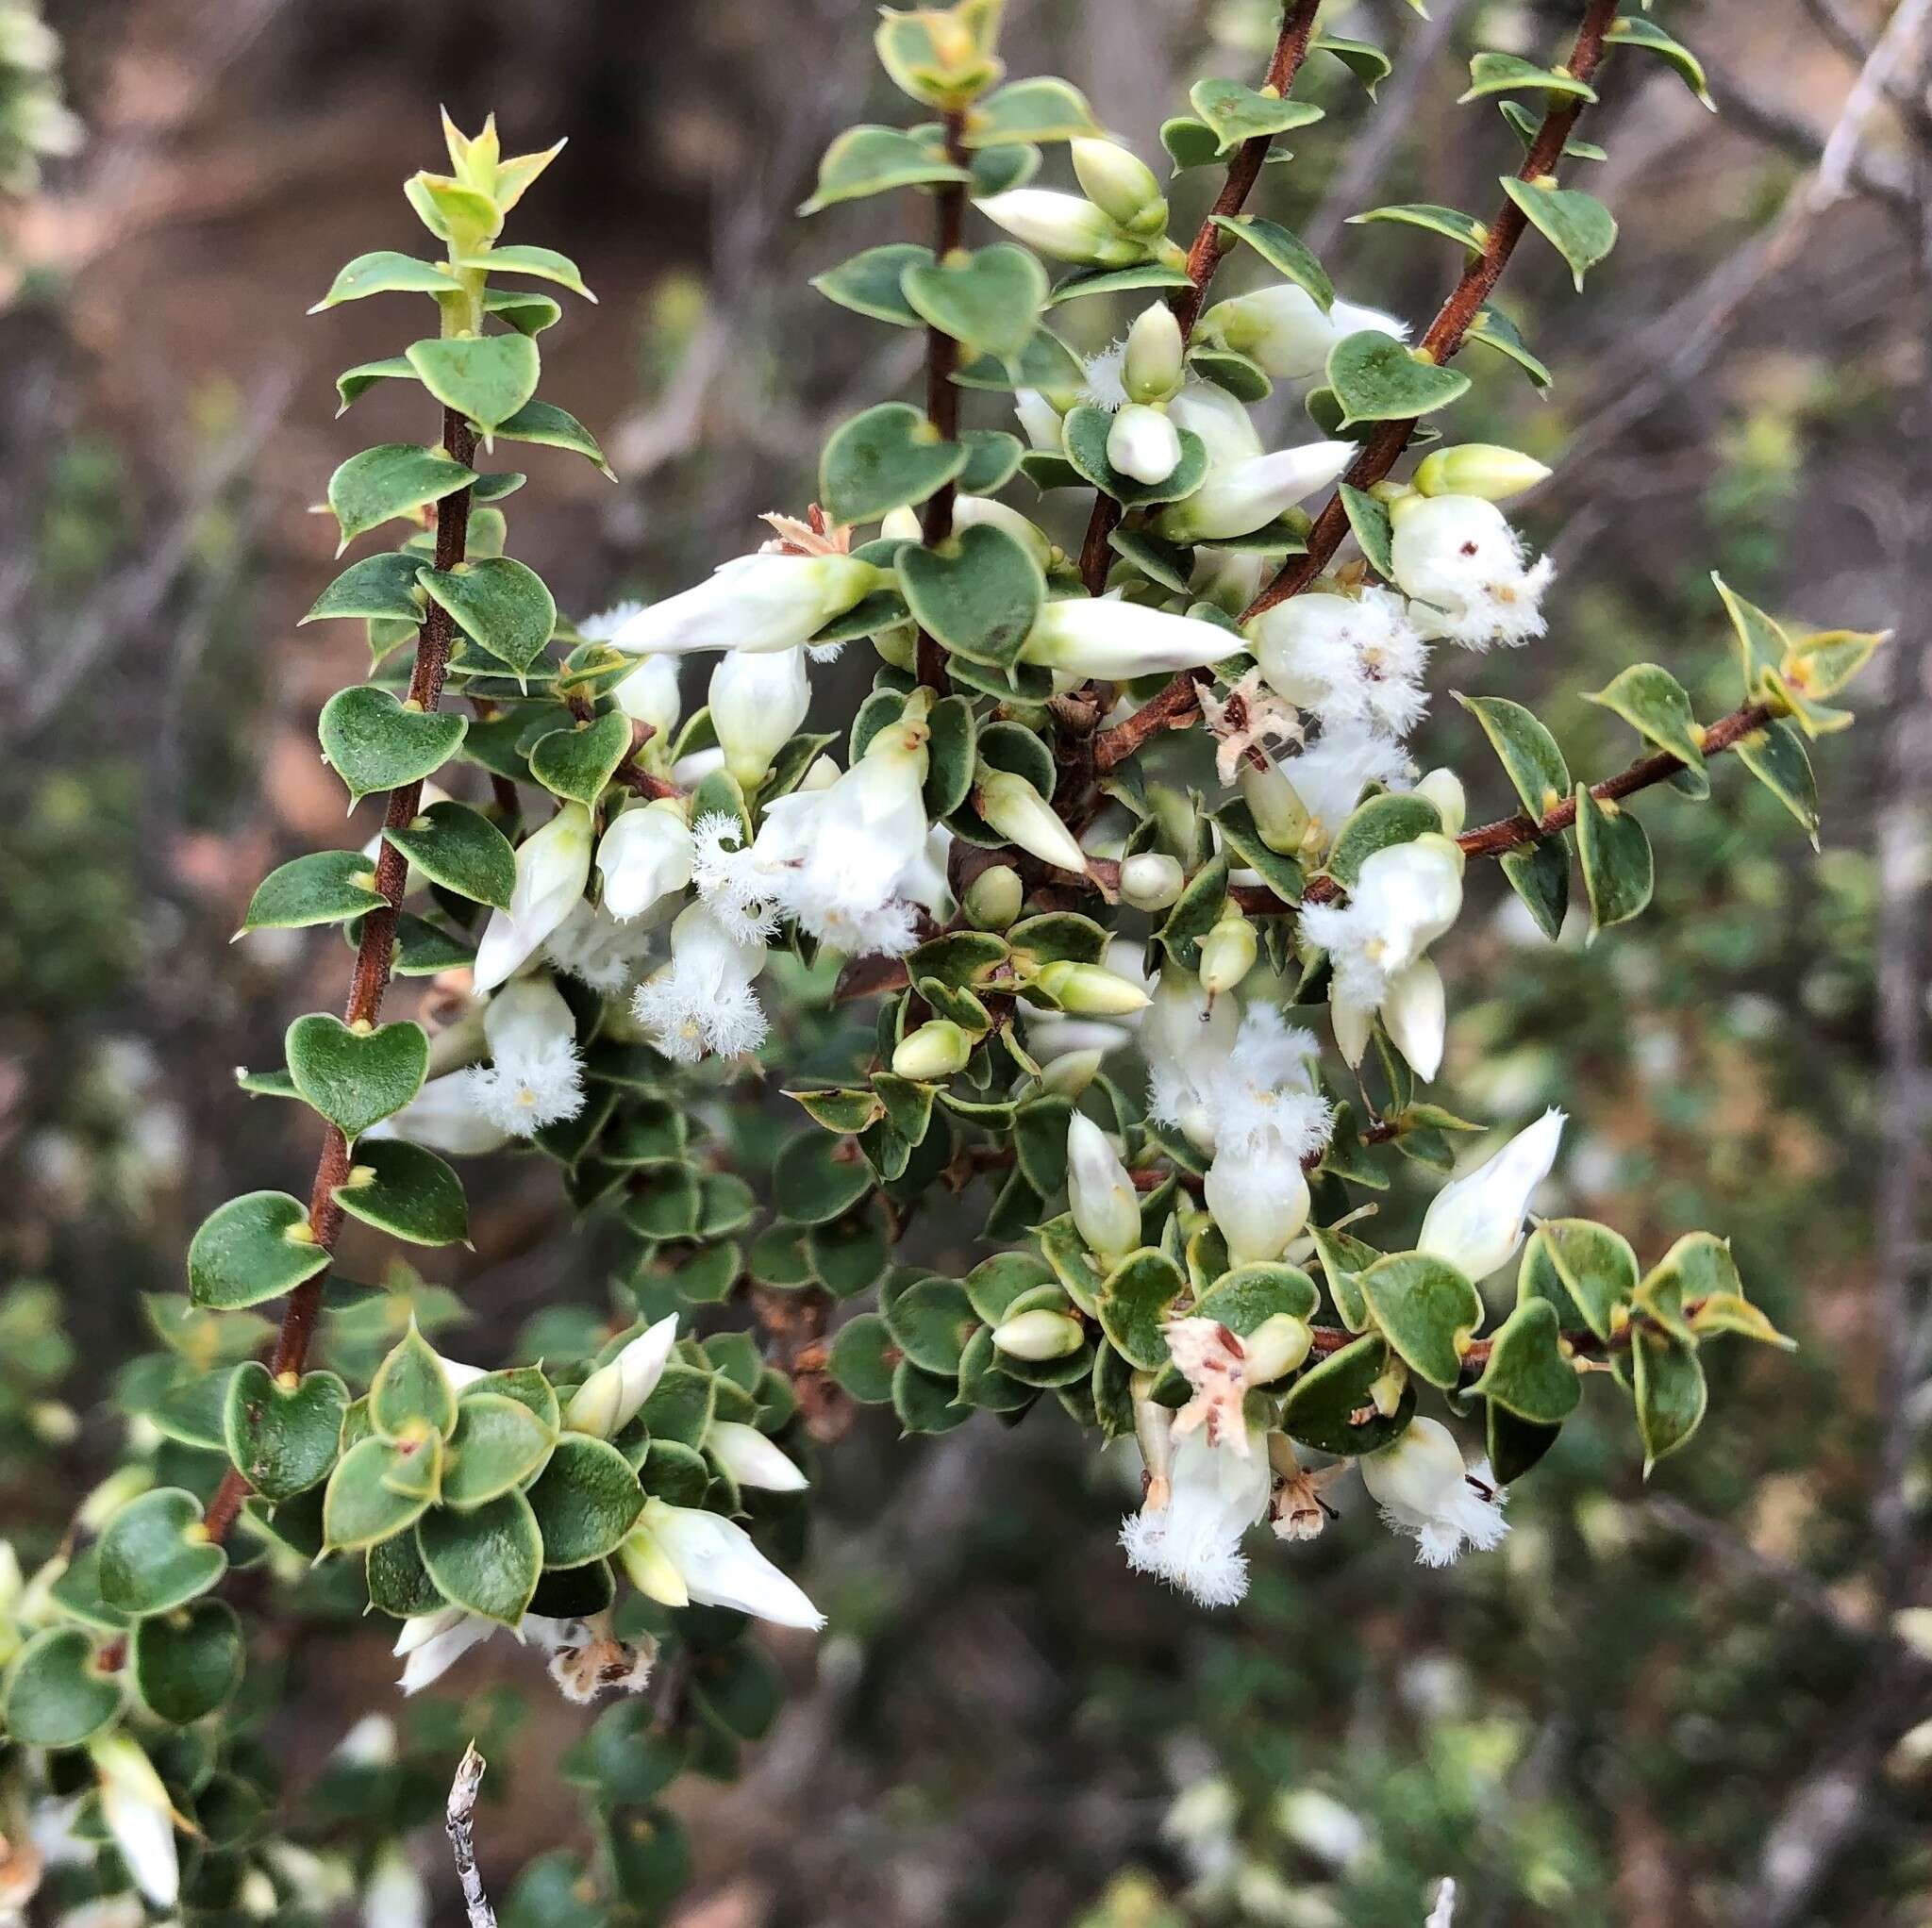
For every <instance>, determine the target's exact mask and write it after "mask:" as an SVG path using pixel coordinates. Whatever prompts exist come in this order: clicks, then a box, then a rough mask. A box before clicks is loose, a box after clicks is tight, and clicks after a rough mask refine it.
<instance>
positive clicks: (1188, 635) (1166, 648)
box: [1020, 596, 1241, 683]
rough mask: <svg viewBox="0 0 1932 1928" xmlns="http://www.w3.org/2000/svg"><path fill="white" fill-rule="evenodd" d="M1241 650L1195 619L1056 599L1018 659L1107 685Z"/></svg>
mask: <svg viewBox="0 0 1932 1928" xmlns="http://www.w3.org/2000/svg"><path fill="white" fill-rule="evenodd" d="M1240 649H1241V638H1240V637H1238V636H1236V635H1233V634H1232V633H1231V632H1229V631H1228V630H1225V629H1224V628H1222V626H1221V625H1220V624H1219V623H1206V622H1203V621H1202V620H1201V618H1199V617H1198V616H1176V615H1174V614H1172V613H1171V612H1170V611H1168V610H1166V609H1150V608H1149V607H1147V606H1146V605H1145V604H1144V603H1124V602H1122V601H1121V600H1120V599H1119V597H1117V596H1060V597H1058V598H1057V599H1055V600H1053V601H1049V602H1048V603H1047V604H1046V605H1045V606H1044V607H1042V608H1041V612H1040V614H1039V616H1038V617H1036V618H1035V619H1034V623H1033V627H1032V629H1031V631H1030V632H1029V633H1028V635H1027V638H1026V640H1025V642H1024V644H1023V645H1022V646H1021V650H1020V655H1021V658H1022V660H1024V661H1025V662H1029V663H1038V664H1040V665H1041V667H1042V668H1044V669H1049V670H1059V671H1064V672H1065V673H1067V674H1068V675H1070V676H1073V677H1074V678H1076V679H1079V680H1083V681H1084V680H1085V679H1086V678H1087V677H1089V676H1098V677H1102V678H1104V679H1105V680H1106V681H1108V682H1109V683H1120V682H1124V681H1126V679H1127V678H1128V677H1130V676H1153V675H1162V676H1172V675H1174V673H1176V672H1178V671H1181V670H1199V669H1204V668H1206V667H1207V665H1208V664H1209V663H1218V662H1221V661H1222V660H1223V659H1224V658H1225V657H1230V656H1233V655H1235V654H1236V653H1237V652H1238V651H1239V650H1240Z"/></svg>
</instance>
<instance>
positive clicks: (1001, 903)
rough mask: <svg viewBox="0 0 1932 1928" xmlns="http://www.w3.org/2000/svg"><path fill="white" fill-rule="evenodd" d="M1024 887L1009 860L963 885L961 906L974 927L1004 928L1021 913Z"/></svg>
mask: <svg viewBox="0 0 1932 1928" xmlns="http://www.w3.org/2000/svg"><path fill="white" fill-rule="evenodd" d="M1024 897H1025V887H1024V885H1023V884H1022V883H1021V882H1020V873H1019V872H1018V871H1016V870H1015V869H1014V868H1013V867H1012V865H1011V864H994V865H992V866H991V868H990V869H988V870H984V871H981V872H980V873H979V874H978V876H976V877H974V880H973V881H972V882H971V883H970V884H968V885H967V887H966V895H965V898H964V899H963V900H962V902H961V905H960V908H961V909H963V910H964V911H965V913H966V919H967V922H969V923H971V924H972V925H973V927H974V929H975V930H983V931H1003V930H1005V929H1006V927H1007V926H1008V924H1009V923H1011V922H1013V921H1014V920H1015V919H1016V918H1017V917H1018V916H1019V915H1020V906H1021V904H1022V902H1023V901H1024Z"/></svg>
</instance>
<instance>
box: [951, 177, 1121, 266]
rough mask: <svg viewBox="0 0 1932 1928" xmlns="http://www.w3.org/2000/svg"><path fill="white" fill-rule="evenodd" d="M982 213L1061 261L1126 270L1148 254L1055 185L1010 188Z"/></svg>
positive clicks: (1090, 207)
mask: <svg viewBox="0 0 1932 1928" xmlns="http://www.w3.org/2000/svg"><path fill="white" fill-rule="evenodd" d="M976 206H977V207H978V208H979V211H980V212H981V213H982V214H983V215H985V216H986V218H987V219H988V220H989V221H990V222H991V223H992V224H993V225H994V226H995V227H1003V228H1005V229H1006V231H1007V232H1008V234H1009V235H1012V236H1013V237H1014V239H1015V240H1018V241H1024V242H1025V243H1026V245H1027V246H1028V247H1030V248H1037V249H1039V251H1040V252H1041V254H1042V255H1050V256H1052V257H1053V258H1054V259H1055V260H1058V261H1079V262H1082V263H1084V264H1086V265H1088V266H1090V267H1094V268H1126V267H1131V266H1132V265H1133V263H1134V262H1136V261H1141V260H1144V259H1146V258H1147V252H1148V251H1147V247H1146V245H1145V244H1144V243H1143V242H1141V241H1137V240H1136V239H1135V238H1134V237H1133V236H1132V235H1130V234H1128V233H1126V232H1125V231H1124V229H1122V228H1121V227H1120V226H1118V225H1117V224H1115V223H1114V222H1112V221H1109V220H1108V217H1107V215H1106V214H1105V213H1104V212H1102V210H1101V209H1100V208H1096V207H1095V206H1094V205H1093V203H1092V202H1091V201H1087V200H1083V199H1082V198H1081V197H1080V196H1079V195H1078V194H1062V193H1058V192H1056V191H1055V190H1053V189H1052V188H1008V190H1007V191H1006V192H1005V193H1004V194H989V195H988V196H987V198H986V199H985V200H983V201H981V202H978V203H977V204H976Z"/></svg>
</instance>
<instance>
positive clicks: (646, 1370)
mask: <svg viewBox="0 0 1932 1928" xmlns="http://www.w3.org/2000/svg"><path fill="white" fill-rule="evenodd" d="M676 1343H677V1314H676V1313H675V1312H670V1313H667V1314H666V1315H665V1316H664V1317H663V1318H662V1319H660V1320H658V1321H657V1323H656V1324H654V1325H649V1326H646V1327H645V1329H644V1330H643V1331H642V1332H641V1333H640V1334H639V1335H638V1336H637V1338H634V1339H632V1340H631V1341H630V1343H629V1344H628V1345H627V1346H625V1348H624V1350H623V1351H622V1352H621V1353H619V1354H618V1355H617V1356H616V1357H615V1358H614V1359H612V1360H610V1361H609V1363H608V1365H603V1366H599V1367H598V1368H597V1370H596V1371H594V1372H592V1373H591V1376H590V1377H589V1378H588V1379H586V1380H585V1381H584V1383H583V1384H582V1385H581V1386H579V1387H578V1388H577V1389H576V1390H575V1392H574V1393H572V1394H571V1400H570V1404H569V1405H568V1406H566V1407H565V1408H564V1414H563V1423H564V1424H565V1425H566V1426H568V1427H569V1428H570V1430H571V1431H572V1432H574V1433H589V1434H591V1436H592V1437H593V1438H599V1439H608V1438H611V1437H612V1436H613V1435H615V1434H618V1433H621V1432H623V1431H624V1429H625V1427H626V1426H627V1425H629V1424H630V1422H631V1421H633V1420H634V1419H636V1418H637V1416H638V1409H639V1407H641V1405H642V1404H643V1403H644V1402H645V1400H647V1399H649V1398H650V1396H651V1394H652V1393H654V1392H655V1391H656V1390H657V1389H658V1380H660V1379H661V1378H663V1376H664V1368H665V1367H666V1366H667V1365H668V1364H669V1363H670V1361H671V1350H672V1348H673V1347H674V1346H675V1344H676Z"/></svg>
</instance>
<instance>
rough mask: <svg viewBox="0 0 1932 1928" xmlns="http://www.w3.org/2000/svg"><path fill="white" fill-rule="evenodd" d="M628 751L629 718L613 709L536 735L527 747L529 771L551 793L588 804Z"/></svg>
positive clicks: (571, 800)
mask: <svg viewBox="0 0 1932 1928" xmlns="http://www.w3.org/2000/svg"><path fill="white" fill-rule="evenodd" d="M630 751H631V723H630V718H629V717H627V716H625V713H624V712H623V711H622V710H621V709H613V710H609V711H607V712H606V713H605V714H604V715H603V716H600V717H597V718H595V719H594V720H593V721H591V722H590V723H572V724H570V725H568V726H567V727H565V728H563V729H560V730H552V731H551V732H550V734H549V735H548V736H545V737H539V738H538V739H537V740H536V742H535V743H534V744H532V745H531V748H530V774H531V775H532V776H533V777H535V778H536V780H537V781H538V782H539V783H541V785H542V786H543V788H544V789H547V790H549V791H550V792H551V794H552V795H554V796H559V797H562V798H563V799H564V801H565V802H566V803H575V804H583V805H585V806H592V805H594V804H595V803H596V802H597V800H598V798H599V797H601V796H602V795H603V794H604V789H605V786H606V785H608V783H609V781H610V779H611V778H612V777H613V776H614V775H615V774H616V773H617V767H618V765H619V764H621V763H622V762H623V761H624V759H625V757H626V756H629V755H630Z"/></svg>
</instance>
